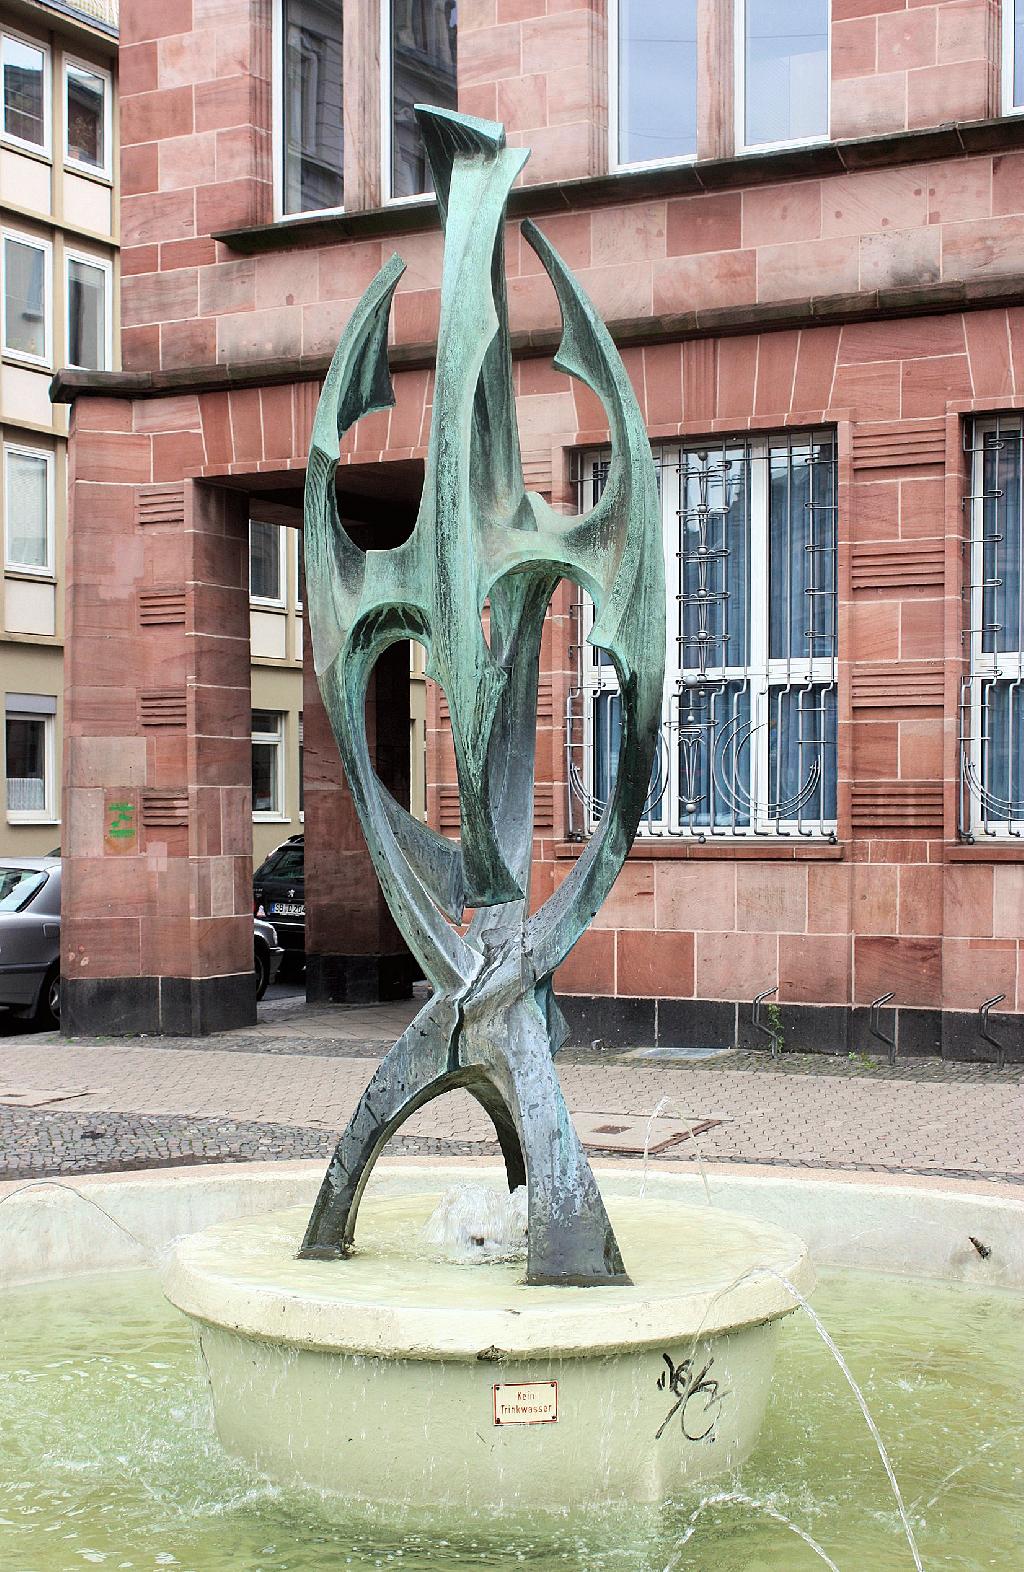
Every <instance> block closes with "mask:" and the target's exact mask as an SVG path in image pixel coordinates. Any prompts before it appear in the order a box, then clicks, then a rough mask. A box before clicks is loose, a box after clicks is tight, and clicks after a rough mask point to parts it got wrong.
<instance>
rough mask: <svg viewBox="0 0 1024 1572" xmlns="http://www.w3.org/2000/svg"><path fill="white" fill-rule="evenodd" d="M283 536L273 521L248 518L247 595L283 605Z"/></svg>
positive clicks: (270, 603) (271, 603)
mask: <svg viewBox="0 0 1024 1572" xmlns="http://www.w3.org/2000/svg"><path fill="white" fill-rule="evenodd" d="M283 548H284V538H283V534H282V531H281V530H280V529H279V527H278V526H277V525H276V524H264V523H263V522H262V520H260V519H250V520H249V597H250V599H251V600H259V601H265V602H267V603H268V604H269V605H271V606H283V605H284V550H283Z"/></svg>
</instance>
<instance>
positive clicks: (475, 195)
mask: <svg viewBox="0 0 1024 1572" xmlns="http://www.w3.org/2000/svg"><path fill="white" fill-rule="evenodd" d="M416 113H417V115H418V118H419V122H420V127H421V131H422V134H423V137H424V141H425V143H426V147H427V152H428V155H429V158H430V162H431V168H432V170H433V176H434V184H435V188H436V191H437V200H438V206H439V209H440V213H441V219H442V223H443V226H444V233H445V253H444V270H443V278H442V288H441V321H440V329H439V333H438V344H437V369H436V377H435V383H434V398H433V417H432V423H431V431H430V446H429V451H428V457H427V462H426V473H425V478H424V485H423V495H422V500H421V502H420V507H419V513H418V516H417V520H416V525H415V528H414V529H413V532H412V535H411V536H410V538H409V539H408V540H407V541H406V542H405V543H404V544H403V545H401V546H398V547H396V548H395V549H393V550H389V551H366V552H364V551H362V550H360V549H359V548H358V547H357V546H356V545H355V543H354V542H353V541H352V539H351V538H350V537H349V535H348V534H347V533H346V530H345V527H344V524H343V523H342V521H341V518H340V517H339V513H338V507H337V500H336V490H335V475H336V470H337V467H338V451H339V438H340V437H341V435H342V434H343V433H344V432H345V431H346V430H347V429H348V428H349V427H351V426H352V425H353V424H354V423H355V422H356V421H357V420H359V419H360V418H361V417H362V416H364V415H368V414H370V413H372V412H373V411H376V410H381V409H386V408H387V407H389V406H390V405H392V404H393V403H394V394H393V390H392V384H391V378H390V374H389V370H388V360H387V334H388V320H389V313H390V307H391V300H392V296H393V294H394V291H395V288H396V286H397V284H398V281H399V279H400V277H401V274H402V272H403V263H402V262H401V260H400V258H398V257H397V256H395V257H392V258H391V260H390V261H389V262H388V263H387V264H386V265H385V266H384V267H383V268H382V269H381V271H380V273H379V274H378V275H377V277H376V279H375V280H374V281H373V283H372V284H371V285H370V287H369V288H368V289H367V291H366V293H365V294H364V296H363V298H362V300H361V301H360V302H359V304H358V306H357V307H356V309H355V311H354V312H353V314H352V317H351V320H350V321H349V323H348V326H347V327H346V329H345V332H344V334H343V335H342V339H341V342H340V344H339V346H338V350H337V353H336V354H335V356H334V360H333V362H332V364H331V367H330V370H329V372H328V374H327V378H326V381H325V383H324V388H323V392H322V396H321V398H320V403H319V407H318V409H317V414H316V419H315V422H314V426H313V437H312V444H311V448H310V454H309V466H308V470H307V478H306V501H305V563H306V581H307V586H308V588H307V595H308V599H309V615H310V625H311V630H312V639H313V650H314V658H315V664H316V670H317V675H318V680H319V683H320V691H321V693H322V695H323V699H324V704H325V706H326V709H327V713H328V715H329V717H330V721H331V725H332V728H333V731H334V735H335V738H336V740H337V743H338V747H339V749H340V752H341V756H342V760H343V762H344V766H345V770H346V773H347V776H348V781H349V786H350V788H351V791H352V795H353V799H354V802H355V805H356V808H357V810H358V813H359V816H360V821H361V823H362V826H363V830H364V833H365V835H366V841H367V845H368V847H369V850H370V855H371V857H372V859H373V863H374V866H375V868H376V871H377V875H378V877H379V879H380V882H381V885H382V887H383V890H384V893H385V896H386V898H387V900H388V903H389V905H390V907H391V910H392V912H393V914H394V917H395V920H396V922H397V923H398V925H399V927H400V928H401V930H402V932H403V934H404V936H405V938H406V941H407V942H408V945H409V948H410V949H411V951H412V952H413V954H414V955H415V956H416V958H417V959H418V961H419V963H420V965H421V966H422V968H423V971H424V974H425V975H426V976H427V977H428V978H429V980H430V982H431V983H432V984H433V987H434V993H433V996H432V998H431V999H430V1000H429V1002H428V1003H427V1004H426V1005H425V1006H424V1008H423V1009H422V1010H421V1011H420V1013H419V1014H418V1015H417V1017H416V1019H415V1020H414V1021H413V1023H412V1025H411V1026H410V1027H409V1028H408V1030H407V1031H406V1032H405V1033H404V1034H403V1036H402V1037H401V1038H400V1039H399V1041H398V1042H397V1043H396V1044H395V1046H394V1047H393V1048H392V1049H391V1050H390V1052H389V1053H388V1054H387V1055H386V1057H385V1058H384V1059H383V1060H382V1062H381V1064H380V1066H379V1068H378V1069H377V1071H376V1073H375V1074H374V1076H373V1078H372V1080H371V1082H370V1084H369V1086H368V1087H367V1089H366V1091H365V1093H364V1095H363V1097H362V1099H361V1101H360V1103H359V1106H358V1108H357V1109H356V1112H355V1113H354V1114H353V1116H352V1119H351V1121H350V1123H349V1125H348V1128H347V1129H346V1130H345V1132H344V1133H343V1135H342V1137H341V1139H340V1141H339V1143H338V1146H337V1149H336V1151H335V1154H334V1157H333V1158H332V1160H331V1164H330V1167H329V1169H328V1172H327V1174H326V1177H325V1179H324V1182H323V1185H322V1187H321V1191H320V1194H319V1196H318V1198H317V1202H316V1205H315V1207H314V1210H313V1213H312V1216H311V1218H310V1221H309V1226H308V1229H307V1232H306V1236H305V1240H304V1242H303V1246H302V1251H301V1254H302V1255H303V1256H305V1257H315V1258H330V1257H341V1256H344V1255H346V1254H348V1253H349V1251H350V1250H351V1248H352V1245H353V1237H354V1229H355V1219H356V1212H357V1209H358V1205H359V1200H360V1196H361V1195H362V1191H363V1187H364V1185H365V1183H366V1180H367V1177H368V1175H369V1172H370V1169H371V1167H372V1165H373V1163H374V1161H375V1160H376V1157H377V1155H378V1153H379V1152H380V1150H381V1148H382V1147H383V1145H384V1143H385V1142H386V1141H387V1139H388V1138H389V1137H390V1136H391V1135H392V1134H393V1132H394V1131H395V1130H396V1129H397V1128H398V1127H399V1126H400V1125H401V1124H402V1122H403V1121H404V1120H405V1119H407V1118H408V1117H409V1115H410V1114H412V1113H413V1112H414V1111H415V1110H416V1109H417V1108H420V1107H422V1106H423V1104H425V1103H427V1102H429V1101H431V1100H432V1099H433V1098H435V1097H437V1096H439V1095H441V1094H442V1093H444V1092H446V1091H449V1090H451V1089H453V1088H456V1087H462V1088H464V1089H465V1090H466V1091H468V1092H469V1093H471V1094H472V1096H473V1097H475V1098H476V1099H477V1101H478V1102H479V1103H480V1104H481V1105H482V1106H483V1108H484V1109H485V1110H486V1112H487V1113H488V1114H489V1116H490V1117H491V1119H492V1121H493V1123H494V1126H495V1130H496V1133H497V1137H498V1141H499V1143H500V1145H501V1149H502V1153H503V1156H504V1159H505V1164H506V1168H507V1171H508V1178H509V1183H510V1185H512V1186H515V1185H518V1184H522V1183H525V1184H526V1185H527V1187H528V1205H529V1255H528V1263H527V1278H528V1280H529V1281H530V1282H534V1283H542V1282H560V1283H602V1282H615V1281H619V1282H621V1281H624V1280H626V1273H625V1267H624V1265H623V1262H622V1259H621V1256H620V1253H619V1249H618V1245H617V1243H616V1240H615V1237H614V1234H613V1232H612V1229H611V1225H610V1223H609V1220H608V1217H607V1214H606V1212H605V1208H604V1204H603V1202H602V1200H601V1196H600V1192H599V1190H598V1188H597V1185H596V1183H595V1181H594V1177H593V1174H592V1172H591V1170H590V1166H589V1164H588V1162H587V1159H586V1156H585V1154H584V1151H583V1148H582V1146H581V1144H580V1142H579V1139H578V1137H577V1135H576V1133H575V1131H574V1129H573V1126H572V1122H571V1120H570V1118H569V1115H568V1111H567V1109H566V1106H565V1103H564V1100H563V1098H562V1093H561V1090H560V1087H559V1083H558V1078H557V1076H556V1074H555V1070H554V1065H553V1062H552V1061H553V1055H554V1054H555V1052H556V1051H557V1049H558V1048H559V1046H560V1045H561V1043H562V1041H563V1040H564V1036H565V1023H564V1020H563V1017H562V1014H561V1012H560V1010H559V1008H558V1005H557V1003H556V1001H555V997H554V993H553V991H552V986H551V978H552V974H553V972H554V971H555V969H556V967H558V966H559V965H560V964H561V962H562V961H563V960H564V959H565V957H566V955H567V954H568V953H569V951H570V950H571V949H572V947H573V945H574V944H575V943H576V941H577V939H578V938H579V937H580V935H581V934H582V933H583V931H584V929H585V928H586V927H587V925H588V924H589V923H590V921H591V919H592V918H593V916H594V914H595V913H596V911H597V910H598V908H599V907H600V905H601V903H602V901H603V900H604V898H605V896H606V895H607V894H608V891H609V890H610V889H611V886H612V884H613V883H614V881H615V878H616V876H617V874H618V872H619V869H620V868H621V866H622V863H623V860H624V859H625V856H626V854H627V852H628V850H629V847H630V844H631V842H632V839H633V836H634V834H635V832H636V827H637V824H638V822H639V819H640V815H641V813H642V811H643V806H644V802H645V799H646V796H647V793H648V790H649V786H650V780H651V768H652V762H653V759H654V753H655V747H656V736H657V730H658V726H659V722H660V717H661V697H662V683H663V680H664V658H665V633H664V630H665V587H664V569H663V562H662V545H661V524H660V507H659V502H658V488H657V479H656V475H655V470H654V464H653V461H652V457H651V450H650V445H649V442H648V439H647V435H646V432H645V430H644V424H643V419H642V417H641V414H640V410H639V408H638V406H637V403H636V399H635V397H634V394H633V390H632V388H631V386H630V383H629V379H628V377H627V375H626V372H625V369H624V367H623V365H622V362H621V359H620V358H619V355H618V353H617V351H616V349H615V346H614V344H613V343H612V340H611V337H610V335H609V334H608V332H607V330H606V329H605V327H604V325H603V324H602V322H601V321H600V319H599V318H598V316H597V314H596V312H595V311H594V308H593V307H592V306H591V304H590V302H589V301H588V300H587V298H586V296H585V295H584V294H583V292H582V290H581V289H580V288H579V286H578V284H577V283H576V281H575V280H574V279H573V277H572V275H571V273H570V272H569V271H568V269H567V268H566V267H565V265H564V263H563V262H562V261H561V260H560V258H559V257H558V255H557V253H556V252H555V251H554V250H553V248H552V247H551V246H550V245H549V243H548V242H547V241H546V240H545V238H544V236H543V235H542V234H541V232H540V231H539V230H538V229H537V228H536V227H535V226H534V225H533V224H532V223H525V224H524V225H523V226H522V233H523V236H524V237H525V240H526V242H527V243H528V244H529V245H530V246H531V247H532V248H533V250H534V251H535V252H536V253H537V255H538V257H539V258H540V260H541V263H542V265H543V267H544V269H545V270H546V272H547V274H548V277H549V278H550V280H551V283H552V285H553V286H554V290H555V293H556V295H557V298H558V302H559V307H560V310H561V316H562V339H561V344H560V347H559V350H558V353H557V355H556V356H555V361H554V363H555V366H556V367H557V368H558V369H559V370H560V371H562V372H565V373H567V374H568V375H569V376H570V377H574V378H578V379H580V380H581V381H582V382H584V383H586V384H587V385H588V386H589V387H590V388H591V389H592V390H593V392H594V393H595V394H596V396H597V397H598V398H599V399H600V401H601V403H602V405H603V406H604V408H605V410H606V412H607V418H608V426H609V429H610V434H611V458H610V463H609V466H608V474H607V479H606V481H605V484H604V486H603V489H602V491H601V495H600V498H599V499H598V500H597V502H596V503H595V505H594V506H593V507H592V508H591V510H590V511H589V512H587V513H585V514H583V515H582V516H566V515H563V514H560V513H558V512H557V511H555V509H554V508H552V507H551V506H550V505H549V504H548V503H547V502H546V501H544V500H543V499H542V498H540V497H539V496H537V495H535V494H533V493H531V492H528V491H527V490H526V489H525V485H524V480H523V473H522V465H521V459H520V451H519V436H518V430H517V426H516V414H515V398H514V393H513V380H512V360H511V352H510V340H509V326H508V310H507V300H506V286H505V270H504V249H503V228H504V220H505V207H506V202H507V199H508V194H509V191H510V189H511V186H512V183H513V181H514V180H515V178H516V176H517V175H518V173H519V171H520V170H521V169H522V167H523V165H524V163H525V162H526V159H527V158H528V156H529V153H528V150H524V149H519V148H510V147H507V146H506V144H505V134H504V130H503V128H502V127H501V126H500V125H495V124H492V123H490V122H488V121H483V120H476V119H471V118H469V117H468V116H463V115H458V114H453V113H448V112H446V111H442V110H436V109H423V108H420V109H417V111H416ZM561 579H567V580H571V581H572V582H573V583H574V584H576V585H579V586H580V587H581V588H582V589H583V590H584V591H585V593H586V594H587V595H588V596H589V597H590V599H591V600H592V602H593V606H594V623H593V630H592V632H591V634H590V642H591V644H593V645H594V646H596V647H597V648H599V649H600V650H602V651H604V652H605V653H606V655H607V657H608V659H609V660H610V661H611V663H612V665H613V666H614V668H615V670H616V673H617V675H618V682H619V691H620V694H621V723H622V725H621V747H620V750H619V756H618V768H617V772H616V778H615V785H614V790H613V792H612V794H611V798H610V801H609V802H608V805H607V807H606V809H605V811H604V813H603V814H602V816H601V820H600V823H599V825H598V826H597V829H596V832H595V834H594V835H593V837H592V838H591V840H590V841H589V842H588V844H587V845H586V847H585V848H584V850H583V852H582V853H581V855H580V856H579V858H578V859H577V860H576V862H575V863H574V865H573V867H572V871H571V872H570V874H569V876H568V877H567V878H566V879H565V880H564V882H563V883H562V884H561V885H560V886H559V888H558V889H557V890H556V891H555V893H554V894H553V895H551V896H550V897H549V898H548V899H547V900H546V901H545V902H544V903H543V904H542V905H540V906H539V907H538V908H537V909H536V910H534V911H533V912H532V913H531V911H530V901H529V887H530V867H531V854H532V842H533V784H534V751H535V736H536V718H537V685H538V674H539V662H540V645H541V631H542V625H543V621H544V616H545V612H546V609H547V607H548V604H549V601H550V599H551V596H552V593H553V592H554V590H555V588H556V586H557V584H558V583H559V581H560V580H561ZM486 606H489V637H488V636H485V631H484V623H483V615H484V610H485V607H486ZM407 639H415V640H419V641H420V642H421V643H422V644H423V645H424V646H425V648H426V651H427V657H428V660H427V672H428V675H429V676H430V677H432V678H433V679H434V680H435V681H436V682H437V683H438V684H439V685H440V687H441V688H442V689H443V690H444V693H445V695H446V697H447V700H448V707H449V711H450V714H451V726H452V735H453V739H454V744H455V758H456V765H457V771H458V786H459V803H460V808H461V840H460V841H459V842H458V843H456V842H454V841H450V840H448V839H446V838H444V837H443V836H440V835H438V834H436V833H435V832H434V831H433V830H432V829H430V828H429V827H428V826H427V825H425V824H422V823H420V822H419V821H417V820H415V819H413V818H412V817H411V816H410V815H409V813H407V812H406V810H405V809H404V808H403V807H402V806H400V805H399V803H397V802H396V801H395V800H394V798H393V797H391V795H390V794H389V793H388V792H387V791H386V790H385V788H384V787H383V785H382V784H381V782H380V780H379V779H378V778H377V776H376V774H375V773H374V770H373V767H372V763H371V759H370V752H369V747H368V743H367V737H366V726H365V709H364V706H365V699H366V692H367V685H368V682H369V679H370V675H371V672H372V670H373V667H374V664H375V662H376V661H377V660H378V659H379V657H380V655H381V654H382V652H383V651H384V650H385V649H387V648H388V646H389V645H391V644H393V643H395V642H397V641H400V640H407ZM467 909H470V910H472V913H473V915H472V920H471V921H470V923H469V925H468V928H466V929H465V931H460V927H459V926H457V925H460V924H461V920H462V918H463V915H464V913H465V912H466V911H467Z"/></svg>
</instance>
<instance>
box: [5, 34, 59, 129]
mask: <svg viewBox="0 0 1024 1572" xmlns="http://www.w3.org/2000/svg"><path fill="white" fill-rule="evenodd" d="M0 75H2V77H3V137H4V141H6V142H11V143H13V144H14V145H15V146H18V147H24V148H28V149H29V150H30V151H31V152H34V153H45V154H48V153H49V151H50V52H49V50H48V49H47V48H46V47H45V46H44V45H43V44H38V43H36V42H35V41H34V40H32V39H28V38H22V37H19V35H18V34H17V33H7V32H4V33H0Z"/></svg>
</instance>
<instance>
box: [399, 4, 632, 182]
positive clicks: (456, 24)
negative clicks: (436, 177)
mask: <svg viewBox="0 0 1024 1572" xmlns="http://www.w3.org/2000/svg"><path fill="white" fill-rule="evenodd" d="M611 3H612V4H614V3H615V0H611ZM393 4H394V0H380V197H381V205H382V206H383V207H423V206H426V204H427V203H429V202H433V201H434V200H435V195H434V192H433V191H414V192H412V193H411V195H409V196H395V195H394V193H393V191H392V189H391V184H392V180H393V171H392V168H391V155H392V152H393V147H392V137H391V12H392V6H393ZM456 25H457V24H456Z"/></svg>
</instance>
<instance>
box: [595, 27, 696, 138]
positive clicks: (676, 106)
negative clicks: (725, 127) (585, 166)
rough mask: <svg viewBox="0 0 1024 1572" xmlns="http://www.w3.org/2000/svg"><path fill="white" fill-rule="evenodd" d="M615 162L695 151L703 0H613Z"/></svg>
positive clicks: (612, 77) (612, 131) (612, 50)
mask: <svg viewBox="0 0 1024 1572" xmlns="http://www.w3.org/2000/svg"><path fill="white" fill-rule="evenodd" d="M611 5H612V14H611V16H610V18H609V55H610V62H609V63H610V69H611V92H610V105H609V107H610V116H609V118H610V124H611V142H612V146H611V158H612V163H613V164H619V165H624V164H656V163H663V162H665V161H666V160H670V159H681V158H695V157H696V154H697V15H698V10H699V7H698V0H611Z"/></svg>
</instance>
